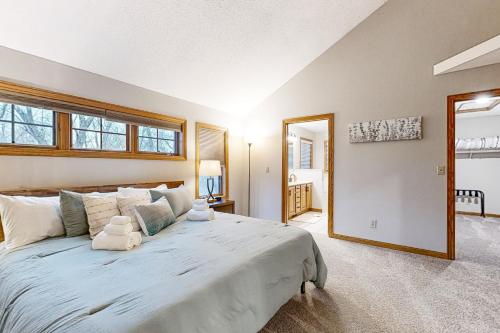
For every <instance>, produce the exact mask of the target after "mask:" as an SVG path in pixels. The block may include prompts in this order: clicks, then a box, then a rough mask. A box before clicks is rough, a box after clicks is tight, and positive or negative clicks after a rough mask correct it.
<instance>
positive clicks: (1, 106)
mask: <svg viewBox="0 0 500 333" xmlns="http://www.w3.org/2000/svg"><path fill="white" fill-rule="evenodd" d="M0 120H9V121H10V120H12V104H7V103H0Z"/></svg>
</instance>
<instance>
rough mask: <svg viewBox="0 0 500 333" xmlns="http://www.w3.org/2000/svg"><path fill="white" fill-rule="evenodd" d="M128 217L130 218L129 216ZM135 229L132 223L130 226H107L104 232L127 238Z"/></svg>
mask: <svg viewBox="0 0 500 333" xmlns="http://www.w3.org/2000/svg"><path fill="white" fill-rule="evenodd" d="M127 217H128V216H127ZM133 228H134V227H133V226H132V224H131V223H129V224H121V225H119V224H111V223H109V224H106V225H105V226H104V231H105V232H106V233H107V234H108V235H116V236H126V235H128V234H130V233H131V232H132V229H133Z"/></svg>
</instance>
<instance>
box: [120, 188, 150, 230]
mask: <svg viewBox="0 0 500 333" xmlns="http://www.w3.org/2000/svg"><path fill="white" fill-rule="evenodd" d="M116 202H117V203H118V209H119V210H120V213H121V214H122V215H124V216H129V217H130V219H131V220H132V227H134V231H140V230H141V226H140V225H139V222H138V221H137V217H136V215H135V206H137V205H147V204H150V203H151V194H149V191H148V192H143V193H140V192H139V193H137V194H134V195H133V196H130V197H120V196H118V197H116Z"/></svg>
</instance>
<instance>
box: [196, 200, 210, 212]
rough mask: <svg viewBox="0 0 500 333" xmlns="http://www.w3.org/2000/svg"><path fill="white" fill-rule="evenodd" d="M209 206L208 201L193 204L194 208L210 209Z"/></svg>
mask: <svg viewBox="0 0 500 333" xmlns="http://www.w3.org/2000/svg"><path fill="white" fill-rule="evenodd" d="M208 209H209V207H208V203H206V202H205V204H201V205H200V204H193V210H199V211H201V210H208Z"/></svg>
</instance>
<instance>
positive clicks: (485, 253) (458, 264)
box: [261, 216, 500, 333]
mask: <svg viewBox="0 0 500 333" xmlns="http://www.w3.org/2000/svg"><path fill="white" fill-rule="evenodd" d="M499 222H500V220H494V221H493V220H492V219H488V220H483V219H481V218H479V217H464V216H457V260H455V261H448V260H443V259H435V258H431V257H425V256H420V255H413V254H408V253H403V252H398V251H391V250H386V249H381V248H376V247H371V246H366V245H361V244H356V243H351V242H347V241H341V240H335V239H330V238H328V237H327V236H326V235H322V234H317V233H313V235H314V238H315V239H316V241H317V243H318V246H319V247H320V249H321V251H322V254H323V258H324V260H325V262H326V264H327V266H328V270H329V276H328V280H327V284H326V286H325V289H324V290H320V289H315V288H314V286H313V285H312V284H311V283H307V287H306V288H307V291H306V294H305V295H301V294H300V293H297V295H296V296H294V298H292V299H291V300H290V301H289V302H288V303H286V304H285V305H284V306H283V307H282V308H281V309H280V310H279V311H278V313H277V314H276V315H275V316H274V317H273V318H272V319H271V320H270V321H269V322H268V323H267V325H266V326H265V327H264V328H263V329H262V331H261V332H262V333H274V332H304V333H305V332H450V333H451V332H453V333H456V332H499V331H500V301H499V300H500V223H499Z"/></svg>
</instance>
